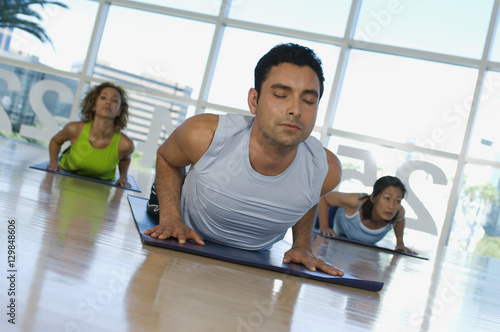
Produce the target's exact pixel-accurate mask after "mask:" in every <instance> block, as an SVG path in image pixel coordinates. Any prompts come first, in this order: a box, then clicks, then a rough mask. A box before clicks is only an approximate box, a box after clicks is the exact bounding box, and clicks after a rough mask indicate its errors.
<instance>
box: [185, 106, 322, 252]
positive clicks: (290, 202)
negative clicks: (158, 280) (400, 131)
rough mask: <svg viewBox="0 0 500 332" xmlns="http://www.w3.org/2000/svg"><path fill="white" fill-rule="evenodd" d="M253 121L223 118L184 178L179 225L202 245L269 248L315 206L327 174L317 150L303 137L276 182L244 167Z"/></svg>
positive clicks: (319, 147)
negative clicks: (294, 154)
mask: <svg viewBox="0 0 500 332" xmlns="http://www.w3.org/2000/svg"><path fill="white" fill-rule="evenodd" d="M253 119H254V117H253V116H244V115H239V114H226V115H220V116H219V123H218V126H217V130H216V132H215V135H214V138H213V140H212V143H211V144H210V147H209V148H208V150H207V151H206V152H205V154H204V155H203V156H202V157H201V158H200V160H199V161H198V162H197V163H196V165H194V166H192V167H191V169H190V170H189V172H188V174H187V175H186V178H185V181H184V184H183V187H182V197H181V211H182V218H183V221H184V223H185V224H186V225H187V226H189V227H191V228H192V229H193V230H194V231H196V233H198V235H200V236H201V237H202V238H203V239H205V240H209V241H212V242H216V243H220V244H224V245H228V246H231V247H236V248H240V249H246V250H260V249H267V248H270V247H271V246H272V245H273V244H274V243H276V242H278V241H279V240H281V239H283V237H284V236H285V233H286V232H287V230H288V229H289V228H290V227H291V226H293V225H294V224H295V223H296V222H297V221H298V220H299V219H300V218H302V216H303V215H304V214H305V213H306V212H308V211H309V210H310V209H311V208H312V207H314V206H315V205H316V204H318V202H319V198H320V193H321V188H322V185H323V182H324V180H325V178H326V174H327V172H328V163H327V160H326V152H325V151H324V149H323V146H322V144H321V143H320V142H319V141H318V140H317V139H316V138H314V137H312V136H311V137H309V138H308V139H307V140H306V141H305V142H303V143H301V144H299V148H298V151H297V155H296V157H295V160H294V161H293V162H292V164H291V165H290V166H289V167H288V168H287V169H286V170H285V171H284V172H283V173H281V174H279V175H277V176H265V175H262V174H260V173H258V172H256V171H255V170H254V169H253V168H252V166H251V165H250V159H249V141H250V130H251V128H252V124H253Z"/></svg>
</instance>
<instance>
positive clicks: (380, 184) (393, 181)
mask: <svg viewBox="0 0 500 332" xmlns="http://www.w3.org/2000/svg"><path fill="white" fill-rule="evenodd" d="M387 187H396V188H399V189H401V191H402V192H403V197H405V194H406V188H405V185H404V184H403V182H401V180H400V179H398V178H397V177H395V176H390V175H387V176H383V177H381V178H379V179H378V180H377V181H375V184H374V185H373V191H372V194H371V196H373V197H377V196H378V195H380V193H381V192H382V191H384V189H385V188H387ZM369 198H370V196H368V195H365V196H363V197H361V198H360V199H361V200H365V202H364V203H363V205H362V206H361V210H362V212H363V217H364V218H367V219H370V218H371V217H372V211H373V203H372V201H371V200H370V199H369ZM397 216H398V214H397V213H396V215H395V216H394V218H392V219H391V220H390V221H389V223H390V224H392V223H393V222H395V221H396V218H397Z"/></svg>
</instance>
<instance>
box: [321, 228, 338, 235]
mask: <svg viewBox="0 0 500 332" xmlns="http://www.w3.org/2000/svg"><path fill="white" fill-rule="evenodd" d="M318 233H319V234H321V235H326V236H333V237H337V236H339V235H338V234H337V233H335V232H334V231H333V229H331V228H330V227H320V228H319V230H318Z"/></svg>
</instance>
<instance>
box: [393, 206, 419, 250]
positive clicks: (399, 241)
mask: <svg viewBox="0 0 500 332" xmlns="http://www.w3.org/2000/svg"><path fill="white" fill-rule="evenodd" d="M400 215H401V216H400ZM397 220H398V221H396V223H395V224H394V234H395V235H396V250H399V251H402V252H406V253H409V254H414V255H418V253H417V252H415V251H413V250H411V249H409V248H406V247H405V243H404V241H403V234H404V230H405V218H404V209H403V208H401V210H400V212H398V219H397Z"/></svg>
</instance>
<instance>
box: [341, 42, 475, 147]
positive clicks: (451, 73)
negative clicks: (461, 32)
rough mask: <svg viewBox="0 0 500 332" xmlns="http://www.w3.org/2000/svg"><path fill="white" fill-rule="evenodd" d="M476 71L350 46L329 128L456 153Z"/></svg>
mask: <svg viewBox="0 0 500 332" xmlns="http://www.w3.org/2000/svg"><path fill="white" fill-rule="evenodd" d="M476 79H477V70H475V69H470V68H465V67H459V66H452V65H446V64H442V63H436V62H430V61H422V60H415V59H410V58H404V57H397V56H391V55H385V54H380V53H370V52H363V51H352V52H351V54H350V57H349V63H348V66H347V70H346V75H345V78H344V83H343V87H342V91H341V94H340V99H339V104H338V107H337V111H336V114H335V118H334V122H333V127H334V128H336V129H340V130H345V131H350V132H354V133H358V134H362V135H368V136H374V137H378V138H382V139H386V140H391V141H396V142H401V143H405V142H406V143H412V144H415V145H417V146H422V147H426V148H432V149H436V150H442V151H449V152H454V153H459V152H460V148H461V145H462V141H463V137H464V133H465V129H466V124H467V117H468V116H469V113H470V103H471V100H472V96H473V93H474V88H475V84H476Z"/></svg>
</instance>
